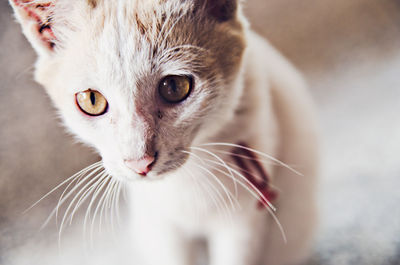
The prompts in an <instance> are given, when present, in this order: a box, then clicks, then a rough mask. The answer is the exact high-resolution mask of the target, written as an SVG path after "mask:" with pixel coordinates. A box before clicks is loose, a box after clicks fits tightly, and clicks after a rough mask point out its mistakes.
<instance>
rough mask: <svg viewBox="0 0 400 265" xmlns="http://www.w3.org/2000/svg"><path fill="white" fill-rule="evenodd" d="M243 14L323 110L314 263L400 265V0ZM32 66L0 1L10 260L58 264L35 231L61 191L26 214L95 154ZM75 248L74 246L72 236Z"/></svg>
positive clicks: (0, 167)
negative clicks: (72, 130) (70, 130)
mask: <svg viewBox="0 0 400 265" xmlns="http://www.w3.org/2000/svg"><path fill="white" fill-rule="evenodd" d="M245 10H246V13H247V14H248V17H249V18H250V21H251V23H252V25H253V28H254V29H255V30H256V31H257V32H259V33H261V34H262V35H263V36H264V37H266V38H267V39H269V40H270V42H272V44H274V45H275V46H276V47H277V48H278V49H279V50H280V51H281V52H282V53H283V54H284V55H285V56H286V57H288V58H289V59H290V60H291V61H292V62H293V63H294V64H295V65H296V66H297V67H298V68H299V69H300V70H301V71H302V72H303V74H304V76H305V77H306V79H307V81H308V83H309V85H310V89H311V92H312V94H313V96H314V99H315V102H316V105H317V108H318V115H319V119H320V124H321V133H322V137H321V138H322V170H321V180H320V189H319V196H318V204H319V207H320V216H321V217H320V218H321V224H320V227H319V230H318V233H317V235H318V237H317V241H316V243H315V247H314V254H313V256H312V259H311V261H310V262H308V263H307V264H310V263H311V264H315V265H318V264H321V265H325V264H380V265H389V264H400V206H399V204H400V192H399V191H398V190H399V187H400V49H399V47H400V2H399V1H397V0H335V1H330V0H248V1H247V3H246V8H245ZM34 60H35V54H34V52H33V50H32V49H31V47H30V46H29V44H28V43H27V41H26V40H25V38H24V37H23V36H22V34H21V30H20V27H19V25H17V24H16V23H15V22H14V20H13V18H12V16H11V8H10V7H9V6H8V1H4V0H2V1H1V3H0V264H4V265H14V264H15V265H22V264H39V262H40V264H58V263H56V262H54V260H55V257H56V256H57V253H55V252H57V250H56V249H57V248H50V247H49V245H54V242H56V240H55V239H56V235H55V234H54V231H55V226H52V225H50V226H49V227H47V228H46V229H45V230H44V231H42V232H38V227H40V225H41V224H42V223H43V222H44V220H45V219H46V217H47V216H48V214H49V213H50V211H51V210H52V209H53V208H54V206H55V203H56V202H57V199H58V197H59V196H60V193H55V194H54V195H52V196H50V197H49V198H48V199H46V200H44V201H43V202H42V203H41V204H39V205H38V206H37V207H35V208H34V209H32V210H31V211H30V212H29V213H28V214H22V212H23V211H24V210H25V209H26V208H28V207H29V206H30V205H31V204H32V202H35V201H37V200H38V199H39V198H40V197H41V196H43V195H44V194H46V193H47V192H48V191H49V190H51V189H52V188H53V187H55V186H56V185H57V184H58V183H60V182H61V181H62V180H64V179H65V178H66V177H67V176H71V175H72V174H73V173H75V172H77V171H78V170H80V169H82V168H83V167H85V166H87V165H89V164H90V163H93V162H94V161H97V160H98V159H99V158H98V157H97V156H96V155H95V154H94V153H93V152H91V151H90V150H89V149H87V148H85V147H82V146H80V145H78V144H75V143H74V141H73V139H72V137H71V136H69V135H67V134H66V133H65V132H64V130H63V128H62V127H61V126H60V125H59V121H58V119H57V117H56V113H55V111H54V109H53V107H52V106H51V103H50V100H49V99H48V97H47V95H46V94H45V93H44V90H43V89H42V88H41V87H40V86H39V85H37V84H36V83H34V82H33V80H32V79H33V78H32V65H33V63H34ZM67 242H68V241H67ZM69 244H70V245H69V247H71V249H73V245H74V241H70V243H69ZM65 255H68V254H65ZM26 257H29V259H28V260H27V259H26ZM35 261H36V262H35ZM114 261H115V260H114ZM67 264H73V263H67ZM114 264H122V263H118V262H116V263H114Z"/></svg>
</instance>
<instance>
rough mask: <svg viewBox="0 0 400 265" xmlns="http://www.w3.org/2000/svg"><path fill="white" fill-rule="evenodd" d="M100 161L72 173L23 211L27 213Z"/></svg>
mask: <svg viewBox="0 0 400 265" xmlns="http://www.w3.org/2000/svg"><path fill="white" fill-rule="evenodd" d="M99 163H100V161H99V162H96V163H94V164H92V165H90V166H88V167H86V168H84V169H82V170H81V171H79V172H77V173H75V174H74V175H72V176H71V177H69V178H67V179H66V180H64V181H63V182H61V183H60V184H58V185H57V186H56V187H55V188H53V189H52V190H51V191H49V192H48V193H46V194H45V195H44V196H43V197H42V198H40V199H39V200H38V201H36V202H35V203H34V204H32V205H31V206H30V207H29V208H28V209H26V210H25V211H23V212H22V213H23V214H25V213H27V212H28V211H29V210H31V209H32V208H33V207H35V206H36V205H38V204H39V203H40V202H41V201H42V200H44V199H45V198H47V197H48V196H49V195H50V194H52V193H53V192H54V191H56V190H57V189H59V188H60V187H62V186H63V185H65V184H66V183H67V182H68V181H71V180H74V179H75V178H79V176H80V175H81V174H84V173H85V172H87V171H89V170H91V169H92V168H93V167H96V166H98V164H99Z"/></svg>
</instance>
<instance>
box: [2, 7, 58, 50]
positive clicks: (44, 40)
mask: <svg viewBox="0 0 400 265" xmlns="http://www.w3.org/2000/svg"><path fill="white" fill-rule="evenodd" d="M9 2H10V4H11V6H12V7H13V9H14V13H15V17H16V18H17V20H18V21H19V23H20V24H21V26H22V30H23V32H24V34H25V36H26V38H27V39H28V40H29V42H30V43H31V44H32V46H33V48H34V49H35V50H36V51H37V53H38V54H39V55H44V54H46V55H48V54H51V53H52V52H53V50H54V47H55V45H56V37H55V35H54V32H53V28H52V19H53V11H54V6H55V2H56V0H47V1H43V0H42V1H39V0H9Z"/></svg>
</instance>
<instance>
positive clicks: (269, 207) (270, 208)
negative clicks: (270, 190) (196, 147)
mask: <svg viewBox="0 0 400 265" xmlns="http://www.w3.org/2000/svg"><path fill="white" fill-rule="evenodd" d="M205 160H206V161H209V162H210V163H214V164H217V165H219V166H222V165H221V164H220V163H218V162H216V161H213V160H209V159H205ZM232 171H233V172H234V173H235V174H237V175H238V176H239V177H240V178H241V179H243V180H245V181H246V183H247V184H248V185H250V186H251V187H252V188H253V189H254V191H255V192H256V193H257V194H258V195H259V196H260V197H261V198H262V200H261V203H262V204H263V205H264V206H265V208H266V209H267V211H268V212H269V213H270V214H271V216H272V218H273V219H274V221H275V223H276V224H277V225H278V228H279V230H280V231H281V235H282V238H283V241H284V242H285V243H287V238H286V233H285V231H284V229H283V226H282V224H281V223H280V221H279V219H278V217H277V216H276V215H275V213H274V212H275V211H276V208H275V207H274V206H273V205H272V204H271V203H270V202H269V201H268V200H267V198H265V196H264V195H263V194H262V192H261V191H259V190H258V189H257V187H255V186H254V185H253V183H251V182H250V181H249V180H248V179H247V178H246V177H245V176H243V175H242V174H241V173H240V172H239V171H237V170H235V169H232ZM239 184H241V182H239ZM247 190H248V189H247ZM252 194H253V193H252ZM257 199H258V198H257Z"/></svg>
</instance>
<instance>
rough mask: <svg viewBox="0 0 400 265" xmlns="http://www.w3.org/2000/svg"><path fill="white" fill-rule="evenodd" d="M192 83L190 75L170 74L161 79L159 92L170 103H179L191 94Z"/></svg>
mask: <svg viewBox="0 0 400 265" xmlns="http://www.w3.org/2000/svg"><path fill="white" fill-rule="evenodd" d="M192 83H193V82H192V78H190V77H188V76H179V75H169V76H166V77H164V78H163V79H162V80H161V82H160V84H159V86H158V93H159V94H160V96H161V97H162V98H163V99H164V100H165V101H166V102H168V103H179V102H181V101H183V100H185V99H186V98H187V97H188V96H189V94H190V91H191V90H192Z"/></svg>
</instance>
